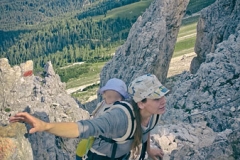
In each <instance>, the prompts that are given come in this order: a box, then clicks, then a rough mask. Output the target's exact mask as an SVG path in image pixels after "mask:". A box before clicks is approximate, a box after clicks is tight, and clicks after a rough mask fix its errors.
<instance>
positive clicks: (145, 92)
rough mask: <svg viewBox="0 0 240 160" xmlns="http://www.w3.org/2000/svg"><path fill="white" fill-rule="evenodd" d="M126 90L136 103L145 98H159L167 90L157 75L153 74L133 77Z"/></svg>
mask: <svg viewBox="0 0 240 160" xmlns="http://www.w3.org/2000/svg"><path fill="white" fill-rule="evenodd" d="M128 92H129V94H130V95H131V96H132V98H133V100H134V101H135V102H136V103H137V102H140V101H142V100H143V99H145V98H149V99H157V98H161V97H162V96H164V95H165V94H167V93H168V92H169V90H168V89H167V88H166V87H164V86H163V85H162V84H161V82H160V81H159V80H158V79H157V77H156V76H155V75H153V74H146V75H143V76H140V77H138V78H136V79H134V80H133V81H132V82H131V83H130V85H129V86H128Z"/></svg>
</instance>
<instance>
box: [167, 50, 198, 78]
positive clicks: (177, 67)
mask: <svg viewBox="0 0 240 160" xmlns="http://www.w3.org/2000/svg"><path fill="white" fill-rule="evenodd" d="M196 56H197V54H196V53H195V52H192V53H188V54H184V55H183V56H179V57H174V58H172V60H171V62H170V66H169V70H168V75H167V77H171V76H174V75H177V74H180V73H182V72H183V71H189V69H190V64H191V61H192V59H193V58H194V57H196Z"/></svg>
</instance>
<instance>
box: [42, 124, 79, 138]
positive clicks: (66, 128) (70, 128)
mask: <svg viewBox="0 0 240 160" xmlns="http://www.w3.org/2000/svg"><path fill="white" fill-rule="evenodd" d="M45 131H46V132H48V133H51V134H54V135H57V136H60V137H67V138H76V137H78V136H79V130H78V125H77V123H74V122H66V123H64V122H62V123H46V130H45Z"/></svg>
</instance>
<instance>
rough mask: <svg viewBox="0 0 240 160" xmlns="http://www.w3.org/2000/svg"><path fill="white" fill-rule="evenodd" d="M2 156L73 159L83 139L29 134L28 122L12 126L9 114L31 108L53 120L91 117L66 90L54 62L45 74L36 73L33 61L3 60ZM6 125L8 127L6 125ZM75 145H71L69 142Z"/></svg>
mask: <svg viewBox="0 0 240 160" xmlns="http://www.w3.org/2000/svg"><path fill="white" fill-rule="evenodd" d="M0 86H1V90H0V109H1V110H0V113H1V114H0V115H1V116H0V123H1V125H0V126H2V127H1V130H0V148H2V149H3V150H2V149H0V159H2V160H11V159H14V160H22V159H27V160H31V159H35V160H41V159H44V160H46V159H49V160H50V159H51V160H52V159H73V157H74V156H75V149H76V145H77V142H78V141H79V139H66V138H65V139H64V138H60V137H56V136H53V135H51V134H48V133H35V134H31V135H29V134H27V130H28V129H29V126H28V125H24V124H11V125H8V126H6V125H7V124H8V117H9V116H11V115H13V114H15V113H17V112H19V111H27V112H29V113H31V114H33V115H35V116H36V117H38V118H40V119H42V120H44V121H51V122H60V121H77V120H81V119H86V118H88V117H89V114H88V112H87V111H84V110H82V109H80V108H79V105H78V104H77V103H76V101H75V100H74V99H73V98H71V97H70V96H69V95H68V94H67V93H66V91H65V84H64V83H62V82H61V81H60V78H59V76H58V75H56V74H55V72H54V70H53V68H52V65H51V63H50V62H49V63H48V64H46V66H45V72H44V73H43V74H42V75H41V76H34V74H33V63H32V61H27V62H26V63H23V64H21V65H20V66H14V67H11V66H10V65H9V63H8V60H7V59H0ZM4 126H6V127H4ZM69 144H71V145H69Z"/></svg>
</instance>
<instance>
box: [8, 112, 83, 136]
mask: <svg viewBox="0 0 240 160" xmlns="http://www.w3.org/2000/svg"><path fill="white" fill-rule="evenodd" d="M9 121H10V122H11V123H13V122H26V123H28V124H29V125H31V126H32V128H31V129H30V130H29V133H35V132H42V131H46V132H48V133H51V134H54V135H57V136H61V137H67V138H75V137H78V136H79V130H78V125H77V123H74V122H66V123H65V122H59V123H47V122H44V121H42V120H40V119H38V118H36V117H34V116H32V115H30V114H28V113H27V112H20V113H17V114H16V115H14V116H12V117H10V118H9Z"/></svg>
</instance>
